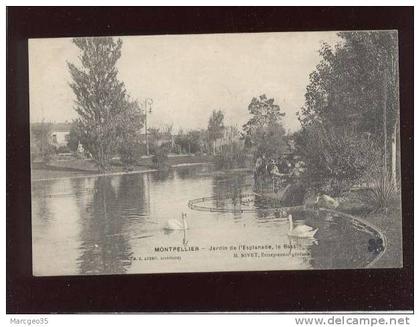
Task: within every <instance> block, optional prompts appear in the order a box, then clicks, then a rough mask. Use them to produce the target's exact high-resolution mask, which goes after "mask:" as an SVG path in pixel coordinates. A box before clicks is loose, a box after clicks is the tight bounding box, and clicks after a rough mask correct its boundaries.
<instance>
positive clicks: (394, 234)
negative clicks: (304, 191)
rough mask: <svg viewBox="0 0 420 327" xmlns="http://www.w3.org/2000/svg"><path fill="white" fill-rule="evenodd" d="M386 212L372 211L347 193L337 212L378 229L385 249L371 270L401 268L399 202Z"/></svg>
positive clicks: (341, 200)
mask: <svg viewBox="0 0 420 327" xmlns="http://www.w3.org/2000/svg"><path fill="white" fill-rule="evenodd" d="M389 207H390V208H389V209H388V210H386V211H385V210H379V211H374V210H372V208H370V207H369V206H368V205H366V204H365V203H364V202H363V201H362V200H361V199H360V197H359V196H358V195H357V193H353V192H351V193H349V194H347V195H346V196H344V197H343V198H341V199H340V206H339V207H338V208H337V210H338V211H341V212H344V213H348V214H351V215H353V216H358V217H361V218H362V219H364V220H366V221H367V222H369V223H372V224H373V225H375V226H376V227H378V228H379V229H380V230H381V231H382V233H383V234H384V235H385V237H386V239H387V248H386V251H385V253H384V254H383V255H382V257H381V258H380V259H379V260H378V261H377V262H376V263H375V264H374V265H373V267H372V268H398V267H402V217H401V210H400V206H399V201H397V200H395V201H394V202H393V203H391V204H390V206H389Z"/></svg>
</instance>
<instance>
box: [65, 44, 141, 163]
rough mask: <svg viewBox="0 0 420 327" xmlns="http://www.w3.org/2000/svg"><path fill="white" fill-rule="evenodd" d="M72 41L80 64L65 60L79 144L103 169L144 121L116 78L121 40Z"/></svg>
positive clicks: (122, 84) (125, 147) (124, 146)
mask: <svg viewBox="0 0 420 327" xmlns="http://www.w3.org/2000/svg"><path fill="white" fill-rule="evenodd" d="M73 43H74V44H75V45H76V46H77V47H78V48H79V49H80V50H81V55H80V56H79V59H80V63H81V65H80V66H79V67H77V66H76V65H74V64H72V63H68V68H69V71H70V74H71V77H72V82H71V83H70V87H71V88H72V90H73V92H74V94H75V96H76V101H75V110H76V112H77V113H78V115H79V118H78V120H77V125H78V129H79V131H80V138H81V143H82V145H83V146H84V148H85V149H86V150H87V151H89V153H90V154H91V155H92V157H93V159H94V160H95V161H96V163H97V165H98V167H99V169H100V170H106V169H107V168H108V166H109V161H110V159H111V158H112V156H113V155H114V154H115V153H117V152H118V151H119V150H121V147H122V148H123V150H124V151H125V150H127V147H128V146H130V143H129V141H130V139H132V138H133V137H134V134H135V132H136V131H138V130H140V128H141V126H142V124H143V119H142V115H141V114H140V109H139V106H138V104H137V102H136V101H132V100H130V98H129V96H128V94H127V91H126V89H125V86H124V83H123V82H120V81H119V80H118V77H117V74H118V70H117V67H116V63H117V61H118V59H119V58H120V57H121V47H122V41H121V40H120V39H118V40H116V41H115V40H114V39H113V38H111V37H101V38H75V39H73Z"/></svg>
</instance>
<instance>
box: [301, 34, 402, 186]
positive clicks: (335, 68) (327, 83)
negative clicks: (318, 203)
mask: <svg viewBox="0 0 420 327" xmlns="http://www.w3.org/2000/svg"><path fill="white" fill-rule="evenodd" d="M338 36H339V37H340V38H341V42H339V43H338V44H337V45H336V46H335V47H334V48H332V47H331V46H329V45H328V44H323V45H322V47H321V49H320V56H321V61H320V63H319V64H318V65H317V67H316V70H315V71H314V72H312V73H311V74H310V78H309V80H310V82H309V85H308V86H307V89H306V94H305V105H304V106H303V108H302V109H301V111H300V112H299V113H298V118H299V120H300V122H301V125H302V128H303V130H302V131H301V132H299V133H298V134H296V135H295V136H296V143H297V145H298V149H299V150H300V152H301V155H303V156H304V157H305V159H306V160H305V161H306V163H307V165H308V168H310V169H309V170H308V171H309V172H310V174H311V175H312V176H318V177H321V176H322V177H327V176H329V177H331V178H334V179H336V180H337V181H338V182H343V181H345V180H348V181H349V180H355V179H358V178H361V177H362V176H363V174H365V172H366V171H370V170H369V169H371V168H372V167H373V166H374V167H375V168H376V170H377V171H378V170H381V169H382V167H383V165H384V163H383V160H381V158H383V157H384V155H387V154H386V153H387V148H388V146H389V143H390V140H391V136H392V133H393V130H394V128H395V125H396V123H397V121H398V119H399V117H398V112H399V107H398V98H399V95H398V47H397V45H398V40H397V34H396V33H393V32H388V31H384V32H382V31H375V32H340V33H338ZM384 143H385V144H384ZM388 155H389V153H388Z"/></svg>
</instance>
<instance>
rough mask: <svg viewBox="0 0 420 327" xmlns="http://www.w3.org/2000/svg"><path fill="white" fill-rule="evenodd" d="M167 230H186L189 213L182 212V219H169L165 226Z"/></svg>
mask: <svg viewBox="0 0 420 327" xmlns="http://www.w3.org/2000/svg"><path fill="white" fill-rule="evenodd" d="M164 229H166V230H186V229H188V225H187V214H186V213H182V221H181V220H179V219H169V220H168V221H167V222H166V225H165V227H164Z"/></svg>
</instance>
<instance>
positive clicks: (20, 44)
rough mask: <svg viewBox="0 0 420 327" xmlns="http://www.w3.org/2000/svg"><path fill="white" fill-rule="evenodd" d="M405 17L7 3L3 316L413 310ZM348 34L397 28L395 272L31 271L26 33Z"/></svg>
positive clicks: (409, 32)
mask: <svg viewBox="0 0 420 327" xmlns="http://www.w3.org/2000/svg"><path fill="white" fill-rule="evenodd" d="M413 17H414V10H413V8H411V7H405V8H403V7H393V8H389V7H363V8H361V7H341V8H326V7H304V8H300V7H256V8H254V7H241V8H239V7H223V8H222V7H183V8H181V7H178V8H175V7H174V8H152V7H149V8H145V7H135V8H127V7H125V8H122V7H113V8H109V7H101V8H96V7H84V8H81V7H59V8H58V7H57V8H51V7H42V8H41V7H32V8H31V7H20V8H17V7H9V8H8V9H7V181H6V183H7V255H6V260H7V276H6V278H7V312H8V313H48V312H115V311H119V312H132V311H135V312H148V311H165V312H167V311H182V312H187V311H188V312H190V311H333V310H339V311H345V310H412V309H413V306H414V304H413V193H414V192H413V175H414V173H413V144H414V143H413V128H414V127H413V113H414V109H413V108H414V106H413V102H414V57H413V55H414V46H413V44H414V40H413V34H414V32H413V24H414V23H413ZM354 29H356V30H364V29H365V30H366V29H398V31H399V46H400V48H399V49H400V87H401V89H400V98H401V100H400V101H401V143H402V144H401V149H402V175H403V176H402V185H403V192H402V195H403V233H404V238H403V240H404V248H403V250H404V268H403V269H366V270H331V271H276V272H229V273H190V274H154V275H152V274H150V275H121V276H77V277H42V278H39V277H38V278H35V277H32V269H31V267H32V256H31V253H32V245H31V192H30V191H31V188H30V151H29V89H28V53H27V50H28V46H27V39H28V38H32V37H59V36H63V37H71V36H99V35H141V34H143V35H146V34H187V33H221V32H230V33H231V32H235V33H237V32H272V31H313V30H354ZM57 78H60V77H57ZM57 110H60V108H57Z"/></svg>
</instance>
